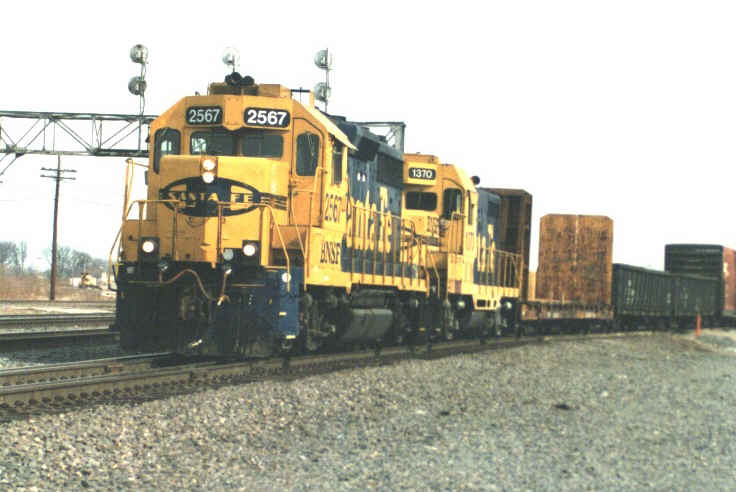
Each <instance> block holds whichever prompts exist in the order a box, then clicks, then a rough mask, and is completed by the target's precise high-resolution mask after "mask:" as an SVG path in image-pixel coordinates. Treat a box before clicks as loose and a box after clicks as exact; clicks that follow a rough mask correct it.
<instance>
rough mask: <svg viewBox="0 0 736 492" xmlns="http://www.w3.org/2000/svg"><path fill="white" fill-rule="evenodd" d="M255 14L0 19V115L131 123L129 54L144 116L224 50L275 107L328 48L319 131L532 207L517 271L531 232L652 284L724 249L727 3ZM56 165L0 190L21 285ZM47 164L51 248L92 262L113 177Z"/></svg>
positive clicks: (734, 86) (154, 11)
mask: <svg viewBox="0 0 736 492" xmlns="http://www.w3.org/2000/svg"><path fill="white" fill-rule="evenodd" d="M271 5H273V6H270V5H267V3H266V2H237V3H236V2H224V3H208V2H196V3H194V2H193V3H191V4H188V3H185V2H159V1H157V2H135V1H128V2H117V3H113V4H104V5H103V4H101V3H99V2H75V1H67V2H55V3H51V2H48V3H47V2H33V1H29V2H5V4H4V5H3V7H2V12H1V15H2V17H3V20H4V22H3V28H2V29H1V30H0V46H1V47H2V48H0V49H1V50H2V61H3V62H2V76H1V77H0V109H3V110H32V111H70V112H102V113H135V112H137V110H138V102H137V98H135V97H134V96H132V95H130V94H129V93H128V92H127V81H128V79H129V78H130V77H131V76H133V75H136V74H137V66H135V65H134V64H133V63H131V62H130V61H129V58H128V51H129V49H130V47H131V46H132V45H133V44H135V43H143V44H145V45H146V46H147V47H148V48H149V50H150V66H149V69H148V77H147V78H148V82H149V85H148V92H147V105H146V113H148V114H160V113H161V112H163V111H164V110H165V109H166V108H167V107H169V106H170V105H172V104H173V103H175V102H176V101H177V100H178V99H179V98H180V97H183V96H185V95H190V94H193V93H194V91H195V90H196V91H200V92H203V93H204V92H206V86H207V83H208V82H210V81H220V80H222V78H223V77H224V75H225V74H226V69H225V66H224V65H223V64H222V63H221V61H220V57H221V55H222V52H223V50H224V48H225V47H226V46H235V47H237V48H238V49H239V50H240V54H241V63H240V71H241V73H243V74H250V75H252V76H253V77H254V78H255V79H256V81H257V82H266V83H281V84H284V85H287V86H289V87H292V88H295V87H300V86H302V87H310V88H311V87H312V86H313V85H314V84H315V83H316V82H318V81H320V80H321V79H322V74H321V72H320V71H319V70H318V69H317V68H316V67H314V65H313V63H312V57H313V55H314V52H315V51H317V50H318V49H321V48H324V47H326V46H327V47H329V48H330V50H331V51H332V52H333V53H334V55H335V70H334V71H333V72H332V74H331V81H332V86H333V92H332V94H333V97H332V99H331V101H330V112H331V113H335V114H343V115H346V116H348V117H349V118H351V119H354V120H403V121H405V122H406V123H407V125H408V127H407V139H406V150H407V151H408V152H417V151H420V152H425V153H433V154H436V155H438V156H439V157H440V158H441V160H442V161H443V162H451V163H455V164H459V165H462V166H464V167H465V168H466V169H468V170H469V172H470V174H477V175H479V176H480V177H481V185H482V186H490V187H509V188H523V189H526V190H528V191H530V192H531V193H532V194H533V196H534V218H533V231H534V232H533V235H532V244H533V246H532V261H531V263H532V267H535V265H536V254H537V247H536V246H537V240H538V239H537V238H538V236H537V228H538V224H539V218H540V217H541V216H542V215H544V214H547V213H579V214H600V215H608V216H610V217H611V218H613V220H614V260H615V261H617V262H623V263H630V264H635V265H640V266H645V267H652V268H660V269H661V268H662V264H663V256H664V244H665V243H668V242H709V243H718V244H725V245H728V246H731V247H734V246H736V230H735V228H734V225H733V220H732V217H733V213H734V210H735V209H736V207H735V206H734V199H733V192H732V191H733V190H734V187H735V186H736V181H735V180H734V174H735V173H734V168H733V165H734V162H735V161H736V155H735V154H736V146H734V135H736V120H735V118H734V116H736V64H735V63H736V57H734V51H735V48H736V29H734V27H733V26H734V25H736V3H734V2H729V1H707V0H706V1H704V0H700V1H677V0H667V1H664V0H661V1H653V0H652V1H647V0H636V1H629V0H617V1H606V2H603V1H592V0H581V1H518V0H517V1H506V2H498V1H490V2H462V1H455V2H451V3H445V2H443V3H442V5H443V7H435V6H433V2H426V3H421V4H420V3H412V4H411V5H408V4H405V3H401V2H396V1H393V2H383V1H373V2H357V3H356V2H306V3H305V2H298V3H297V2H294V3H290V2H278V3H276V2H272V3H271ZM450 6H451V7H450ZM223 7H226V8H227V10H225V9H223ZM5 124H7V120H6V122H5ZM4 162H5V163H7V162H8V161H7V160H6V161H4ZM55 164H56V158H55V157H53V156H32V155H29V156H25V157H23V158H21V159H19V160H18V161H16V163H15V164H13V166H12V167H11V168H10V169H9V170H8V172H7V173H6V174H5V175H4V176H3V177H2V178H0V180H2V181H3V183H2V184H0V224H1V225H2V226H1V229H0V231H1V232H0V240H15V241H18V240H26V241H28V243H29V246H30V250H31V257H32V258H31V260H32V261H34V263H36V264H37V265H38V266H44V262H43V261H42V260H40V259H39V260H36V258H40V257H41V252H42V250H43V249H44V248H47V247H49V246H50V243H51V224H52V211H53V181H52V180H47V179H41V178H40V177H39V174H40V172H39V168H40V167H42V166H43V167H53V166H55ZM62 164H63V167H64V168H74V169H77V170H78V172H77V173H76V174H77V176H76V177H77V180H76V181H74V182H70V183H64V184H62V194H61V205H60V210H61V212H60V236H59V237H60V244H62V245H69V246H72V247H74V248H76V249H82V250H86V251H88V252H90V253H91V254H93V255H94V256H99V257H106V256H107V253H108V250H109V248H110V245H111V243H112V240H113V238H114V235H115V233H116V232H117V228H118V227H119V224H120V216H121V206H122V190H123V173H124V165H123V159H121V158H104V159H103V158H91V157H83V158H64V159H63V160H62ZM4 165H5V164H4V163H0V166H2V167H4ZM0 169H1V168H0Z"/></svg>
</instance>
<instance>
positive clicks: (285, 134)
mask: <svg viewBox="0 0 736 492" xmlns="http://www.w3.org/2000/svg"><path fill="white" fill-rule="evenodd" d="M303 96H304V94H303V91H291V90H289V89H288V88H286V87H284V86H281V85H275V84H258V83H256V82H255V81H254V80H253V79H252V78H251V77H241V76H240V75H239V74H237V73H233V74H230V75H228V77H227V78H226V82H225V83H213V84H211V85H210V86H209V90H208V93H207V95H195V96H189V97H185V98H183V99H181V100H180V101H178V102H177V103H176V104H175V105H174V106H172V107H171V108H170V109H168V110H167V111H166V112H165V113H163V114H162V115H161V116H160V117H158V118H157V119H156V120H155V121H154V122H153V123H152V124H151V133H150V141H149V147H150V148H149V156H150V164H149V167H148V170H147V171H146V184H147V198H146V199H145V200H137V201H134V202H130V200H129V196H128V192H127V191H126V198H125V202H126V208H125V211H124V219H123V224H122V228H121V239H120V247H119V257H118V262H117V265H116V268H115V272H116V281H117V285H118V291H117V309H116V322H115V327H116V329H118V330H119V331H120V340H121V344H122V346H123V348H125V349H135V350H171V351H176V352H180V353H188V354H207V355H217V356H234V357H269V356H273V355H278V354H292V353H297V352H298V353H307V352H312V351H316V350H320V349H321V348H323V347H346V348H347V347H351V346H355V345H363V346H365V345H378V344H401V343H423V342H426V341H432V340H449V339H452V338H455V337H458V336H478V337H484V336H489V335H494V334H495V335H498V334H500V333H501V332H502V331H503V330H504V329H513V328H516V329H520V328H522V327H524V326H525V325H531V324H537V325H538V326H545V324H546V323H547V322H548V321H550V320H555V321H556V322H559V321H560V320H563V321H565V322H569V323H571V324H575V323H588V324H589V323H598V324H601V323H602V324H605V325H606V326H609V327H612V326H615V323H616V322H617V321H622V322H624V321H625V322H626V323H633V322H635V321H638V320H641V319H649V318H650V317H652V316H654V315H655V313H656V317H657V320H658V321H660V320H670V319H680V318H682V317H683V315H685V314H686V315H687V316H691V315H692V310H693V308H694V309H695V310H696V311H699V312H700V314H703V315H705V314H706V313H705V312H701V311H703V310H704V309H705V304H704V303H703V302H704V301H700V300H699V301H693V299H694V297H692V296H693V294H694V292H695V290H697V289H699V288H700V287H697V288H696V287H692V286H691V284H690V283H687V282H684V281H683V280H677V281H675V284H673V288H674V290H673V291H671V292H664V291H662V292H660V293H658V295H659V294H662V295H664V296H665V297H664V299H665V303H666V304H667V308H668V309H669V310H664V311H655V310H652V309H650V308H651V307H652V306H653V305H650V304H646V305H642V304H641V299H642V294H643V293H644V292H646V289H647V288H649V287H647V286H649V285H650V284H649V283H648V282H649V280H646V276H647V275H648V273H647V272H646V271H644V270H641V269H633V270H632V269H631V268H627V267H623V266H616V267H612V266H611V255H610V252H611V244H612V224H611V227H610V231H609V230H608V229H606V228H605V227H604V228H603V229H600V230H599V231H598V232H601V231H602V232H605V234H598V235H594V236H591V238H589V239H590V241H588V243H586V242H584V241H582V242H581V241H578V240H577V239H576V238H578V236H575V234H573V235H572V236H571V235H570V230H569V225H570V222H569V221H570V220H571V219H569V218H564V217H562V216H561V217H562V218H558V219H555V220H556V221H557V223H558V226H559V227H560V228H561V229H560V231H561V233H560V234H557V235H555V234H553V235H552V236H550V237H551V239H550V240H551V241H562V243H564V244H567V246H565V247H567V248H568V250H569V248H570V245H571V244H576V245H577V246H576V247H577V248H578V250H576V251H573V254H572V255H568V256H567V257H564V255H561V254H556V256H554V261H557V264H556V265H553V267H552V268H551V269H550V270H549V272H550V274H549V275H555V272H557V274H558V275H559V274H561V272H562V271H563V270H564V269H567V270H566V271H567V272H568V275H566V276H565V277H564V278H563V277H560V278H561V279H563V280H564V282H566V283H567V284H568V285H573V286H574V288H575V289H578V290H577V291H576V292H577V293H575V294H574V295H571V296H568V295H567V293H568V291H555V293H554V297H555V298H556V299H558V300H549V299H542V300H529V299H528V298H531V297H533V295H532V293H531V292H528V290H530V287H529V279H528V264H529V235H530V230H531V227H530V219H531V206H532V197H531V195H530V194H529V193H527V192H525V191H523V190H510V189H497V188H484V187H480V186H479V179H478V178H476V177H470V176H468V174H467V173H466V172H465V170H464V169H463V168H462V167H460V166H456V165H453V164H446V163H442V162H441V161H440V159H439V158H438V157H436V156H433V155H428V154H411V153H404V152H403V146H401V145H390V144H389V141H388V140H387V139H386V138H385V137H382V136H380V135H378V134H377V133H375V132H373V131H371V128H374V127H375V124H364V123H357V122H352V121H350V120H348V119H346V118H343V117H338V116H334V115H329V114H327V113H324V112H322V111H320V110H319V109H318V108H317V107H316V106H315V104H314V96H313V94H312V93H309V94H308V95H307V96H308V97H307V99H308V100H307V101H305V102H302V101H301V100H299V99H300V98H302V97H303ZM372 125H373V126H372ZM129 170H132V163H131V168H130V169H129ZM129 176H132V173H131V174H130V175H129ZM128 184H129V183H128ZM128 189H129V187H128V186H126V190H128ZM565 217H576V216H565ZM544 220H545V219H543V224H542V226H543V227H542V228H543V230H544V229H545V227H546V226H545V224H544ZM579 220H587V219H580V218H576V219H575V221H576V223H577V221H579ZM592 220H594V219H592ZM594 221H595V220H594ZM609 222H610V219H609ZM554 227H557V226H554ZM554 227H553V226H550V231H552V229H554ZM583 230H585V228H583ZM571 238H572V240H573V243H569V244H568V243H565V241H569V240H570V239H571ZM578 239H579V238H578ZM586 244H587V245H588V246H591V245H594V244H603V245H604V246H605V247H604V251H603V252H602V254H597V256H596V259H597V260H596V261H597V262H598V263H597V264H596V262H590V263H589V264H586V265H582V264H581V263H580V262H579V258H578V256H579V253H580V251H582V249H583V248H587V247H588V246H586ZM606 248H607V249H606ZM540 251H541V248H540ZM568 252H569V251H568ZM552 259H553V258H552V257H549V258H542V255H541V253H540V265H542V264H548V263H549V261H548V260H550V261H551V260H552ZM566 262H567V263H566ZM570 262H573V263H575V265H578V266H584V268H580V269H578V270H577V271H576V270H575V268H573V270H570V265H569V264H568V263H570ZM540 268H543V267H540ZM542 271H543V270H542ZM570 272H572V275H569V273H570ZM576 272H577V273H576ZM600 272H603V273H604V277H597V278H598V284H600V285H598V284H596V281H593V282H592V283H591V282H590V281H588V280H586V276H587V275H589V274H591V273H592V274H594V275H600ZM577 274H580V275H579V278H580V279H582V281H581V282H578V283H576V282H577V280H576V279H577V278H578V277H576V275H577ZM659 275H660V276H664V277H662V278H666V279H672V278H678V279H683V278H686V276H682V275H679V274H664V273H660V274H659ZM678 275H679V276H678ZM550 278H551V277H550ZM601 278H603V280H602V281H601ZM642 278H644V280H641V279H642ZM687 278H690V277H687ZM693 281H694V280H693ZM601 282H602V283H601ZM642 282H643V283H642ZM663 282H664V281H663ZM683 282H684V283H683ZM688 282H689V281H688ZM709 282H710V283H709V284H708V285H711V284H712V285H715V284H716V283H717V281H715V280H714V281H709ZM664 283H666V282H664ZM664 283H663V284H662V285H664ZM540 285H541V284H540V283H538V284H537V292H538V293H539V292H540V291H539V288H540ZM549 285H551V284H549ZM692 285H694V284H692ZM642 286H644V287H642ZM683 286H684V287H683ZM715 288H716V289H717V287H715ZM596 289H597V290H596ZM693 289H695V290H693ZM552 291H554V289H553V290H552ZM591 292H593V293H597V294H595V295H594V298H589V297H590V296H589V294H590V293H591ZM684 293H687V296H688V297H687V299H686V300H683V299H684V297H683V296H684ZM678 296H679V297H678ZM538 297H540V296H538ZM541 297H544V296H541ZM659 301H661V299H659V300H658V302H659ZM680 301H682V303H680ZM693 302H694V303H693ZM681 304H682V306H685V308H686V309H687V310H686V311H680V310H678V309H679V307H675V306H680V305H681Z"/></svg>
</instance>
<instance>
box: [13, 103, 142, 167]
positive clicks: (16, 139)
mask: <svg viewBox="0 0 736 492" xmlns="http://www.w3.org/2000/svg"><path fill="white" fill-rule="evenodd" d="M155 118H156V116H153V115H139V114H102V113H49V112H34V111H2V110H0V168H1V170H0V177H2V175H3V174H5V171H7V169H8V168H9V167H10V166H11V165H12V164H13V163H14V162H15V161H16V160H18V158H20V157H22V156H24V155H26V154H45V155H57V156H61V155H84V156H96V157H148V147H147V145H146V139H147V137H148V128H149V126H150V124H151V122H152V121H153V120H154V119H155ZM8 160H9V162H8Z"/></svg>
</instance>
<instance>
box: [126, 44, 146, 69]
mask: <svg viewBox="0 0 736 492" xmlns="http://www.w3.org/2000/svg"><path fill="white" fill-rule="evenodd" d="M130 60H131V61H132V62H133V63H140V64H141V65H145V64H146V63H147V62H148V48H146V47H145V46H143V45H142V44H136V45H135V46H133V47H132V48H130Z"/></svg>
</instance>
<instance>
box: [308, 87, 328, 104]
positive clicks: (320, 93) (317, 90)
mask: <svg viewBox="0 0 736 492" xmlns="http://www.w3.org/2000/svg"><path fill="white" fill-rule="evenodd" d="M312 92H314V98H315V99H317V100H318V101H322V102H324V103H326V102H327V100H328V99H329V98H330V95H332V89H330V86H329V85H327V84H326V83H325V82H318V83H317V84H316V85H315V86H314V89H313V90H312Z"/></svg>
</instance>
